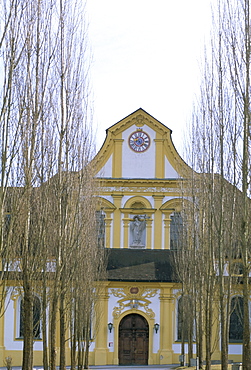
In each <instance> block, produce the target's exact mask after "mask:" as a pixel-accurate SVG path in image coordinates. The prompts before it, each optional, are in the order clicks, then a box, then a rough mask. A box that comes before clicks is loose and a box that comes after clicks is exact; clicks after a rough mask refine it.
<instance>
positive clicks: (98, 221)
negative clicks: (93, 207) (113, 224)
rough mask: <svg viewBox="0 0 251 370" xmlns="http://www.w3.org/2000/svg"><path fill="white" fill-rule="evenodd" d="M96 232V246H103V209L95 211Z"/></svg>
mask: <svg viewBox="0 0 251 370" xmlns="http://www.w3.org/2000/svg"><path fill="white" fill-rule="evenodd" d="M96 232H97V241H98V246H99V247H101V248H104V246H105V213H104V212H103V211H96Z"/></svg>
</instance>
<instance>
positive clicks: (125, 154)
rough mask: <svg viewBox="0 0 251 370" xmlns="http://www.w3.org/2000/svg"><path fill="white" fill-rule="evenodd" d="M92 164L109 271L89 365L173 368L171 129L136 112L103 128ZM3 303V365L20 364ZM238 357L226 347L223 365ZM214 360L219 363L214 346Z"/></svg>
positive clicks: (14, 304) (177, 174) (175, 296)
mask: <svg viewBox="0 0 251 370" xmlns="http://www.w3.org/2000/svg"><path fill="white" fill-rule="evenodd" d="M94 163H95V168H96V175H95V177H96V179H97V182H98V183H99V194H98V197H99V203H98V204H99V208H98V209H97V214H98V217H99V220H100V230H101V231H100V235H99V238H100V241H101V243H102V244H103V246H104V247H105V248H106V250H107V252H108V266H107V280H106V281H102V282H101V283H100V284H101V285H102V289H101V293H100V295H99V302H98V304H97V314H96V316H97V317H98V318H99V320H98V324H97V325H96V330H94V331H93V338H92V341H91V345H90V365H147V364H148V365H152V364H156V365H164V364H173V363H179V362H180V355H181V352H182V350H181V337H180V330H179V317H178V311H179V310H178V305H179V299H180V297H181V285H180V284H179V282H178V280H177V278H176V277H175V274H174V268H173V266H174V251H175V249H176V243H177V234H176V232H175V228H174V226H173V220H174V218H175V217H177V215H178V214H179V212H180V211H181V207H182V202H181V197H180V186H179V183H180V179H181V178H183V177H185V175H186V173H187V172H188V171H191V169H190V168H189V167H188V166H187V164H186V163H185V162H184V161H183V160H182V159H181V157H180V156H179V154H178V153H177V151H176V149H175V147H174V145H173V143H172V138H171V130H170V129H168V128H167V127H166V126H165V125H163V124H162V123H161V122H159V121H158V120H157V119H155V118H154V117H152V116H151V115H149V114H148V113H147V112H145V111H144V110H143V109H138V110H137V111H135V112H134V113H132V114H130V115H129V116H127V117H126V118H124V119H122V120H121V121H119V122H118V123H116V124H114V125H113V126H111V127H110V128H109V129H107V135H106V139H105V142H104V144H103V146H102V148H101V150H100V151H99V153H98V154H97V155H96V157H95V158H94ZM9 302H10V303H9V304H8V306H7V307H6V310H5V314H4V316H3V317H1V318H0V323H1V325H0V351H1V353H2V356H1V357H2V362H4V358H5V357H6V355H8V354H12V356H13V358H17V359H18V358H21V351H22V341H21V340H19V339H18V340H17V339H16V335H15V333H16V331H17V327H18V325H19V323H18V295H16V296H15V294H14V295H13V294H12V298H11V299H10V300H9ZM195 351H196V350H195V345H194V352H195ZM41 352H42V342H41V341H34V365H41V361H40V359H41ZM185 352H186V353H187V347H186V346H185ZM68 354H69V352H68ZM240 354H241V343H236V344H234V345H232V346H230V348H229V358H230V359H232V360H234V361H240V359H241V357H240ZM15 356H16V357H15ZM195 356H196V355H194V357H195ZM213 359H215V360H217V359H220V344H219V343H218V344H217V348H216V349H215V351H214V354H213ZM187 360H188V359H186V361H187ZM0 365H1V366H3V364H0Z"/></svg>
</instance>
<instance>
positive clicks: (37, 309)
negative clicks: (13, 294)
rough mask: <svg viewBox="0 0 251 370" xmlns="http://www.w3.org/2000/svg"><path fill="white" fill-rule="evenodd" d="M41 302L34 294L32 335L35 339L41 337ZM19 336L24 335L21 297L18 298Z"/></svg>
mask: <svg viewBox="0 0 251 370" xmlns="http://www.w3.org/2000/svg"><path fill="white" fill-rule="evenodd" d="M40 320H41V303H40V299H39V298H38V297H37V296H34V301H33V335H34V338H35V339H40V338H41V325H40ZM19 337H20V338H23V337H24V304H23V298H22V299H21V300H20V321H19Z"/></svg>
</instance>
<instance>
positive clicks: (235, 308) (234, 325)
mask: <svg viewBox="0 0 251 370" xmlns="http://www.w3.org/2000/svg"><path fill="white" fill-rule="evenodd" d="M229 340H230V341H231V342H233V341H238V342H239V341H242V340H243V298H242V297H239V296H236V297H233V298H232V299H231V312H230V323H229Z"/></svg>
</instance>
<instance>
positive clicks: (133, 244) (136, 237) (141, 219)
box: [130, 215, 147, 248]
mask: <svg viewBox="0 0 251 370" xmlns="http://www.w3.org/2000/svg"><path fill="white" fill-rule="evenodd" d="M146 219H147V216H146V215H144V216H142V215H136V216H134V217H133V219H132V220H131V222H130V248H145V247H146Z"/></svg>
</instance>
